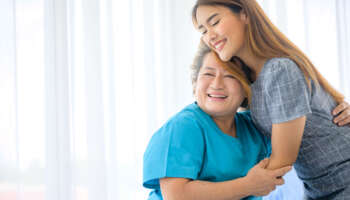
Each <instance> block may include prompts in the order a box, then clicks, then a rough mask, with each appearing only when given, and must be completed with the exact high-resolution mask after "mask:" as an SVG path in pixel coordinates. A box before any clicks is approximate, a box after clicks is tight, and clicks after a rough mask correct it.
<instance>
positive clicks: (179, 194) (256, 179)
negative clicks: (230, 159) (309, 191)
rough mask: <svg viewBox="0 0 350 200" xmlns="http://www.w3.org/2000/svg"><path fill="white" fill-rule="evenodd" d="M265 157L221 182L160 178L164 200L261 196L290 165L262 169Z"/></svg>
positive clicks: (280, 180)
mask: <svg viewBox="0 0 350 200" xmlns="http://www.w3.org/2000/svg"><path fill="white" fill-rule="evenodd" d="M267 163H268V160H267V159H265V160H262V161H261V162H260V163H258V164H257V165H255V166H254V167H253V168H252V169H251V170H250V171H249V172H248V174H247V176H245V177H242V178H237V179H234V180H230V181H223V182H208V181H199V180H190V179H185V178H162V179H160V187H161V192H162V196H163V199H164V200H194V199H200V200H226V199H227V200H234V199H242V198H244V197H247V196H263V195H267V194H269V193H270V192H271V191H272V190H274V189H275V187H276V185H282V184H283V183H284V181H283V179H281V178H279V177H281V176H283V175H284V174H286V173H287V172H288V171H289V170H290V169H291V167H290V166H288V167H284V168H281V169H276V170H267V169H265V167H266V165H267Z"/></svg>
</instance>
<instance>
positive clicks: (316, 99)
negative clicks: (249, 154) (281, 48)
mask: <svg viewBox="0 0 350 200" xmlns="http://www.w3.org/2000/svg"><path fill="white" fill-rule="evenodd" d="M251 87H252V104H251V114H252V119H253V121H254V123H255V124H256V126H257V127H258V129H259V130H260V131H261V132H262V133H264V134H266V135H267V136H271V129H272V124H278V123H282V122H287V121H290V120H293V119H296V118H298V117H302V116H306V117H307V120H306V125H305V129H304V135H303V139H302V143H301V146H300V151H299V155H298V158H297V161H296V163H295V164H294V167H295V169H296V171H297V174H298V176H299V178H300V179H301V180H303V182H304V186H305V194H306V195H307V196H308V197H310V198H313V199H317V198H321V197H326V196H327V195H329V194H331V193H333V192H335V191H339V190H341V189H343V188H345V187H347V186H349V184H350V127H338V126H337V125H335V124H334V123H333V122H332V119H333V116H332V115H331V111H332V110H333V109H334V108H335V106H336V103H335V101H334V100H333V98H332V97H331V96H330V95H329V94H328V93H326V92H325V91H324V90H323V88H322V87H316V85H315V84H314V83H313V82H312V88H311V89H310V88H309V87H308V85H307V82H306V80H305V77H304V74H303V73H302V71H301V70H300V69H299V68H298V66H297V65H296V63H295V62H293V61H292V60H291V59H287V58H273V59H270V60H268V61H267V62H266V63H265V65H264V67H263V69H262V71H261V72H260V74H259V76H258V78H257V80H256V81H255V82H254V83H253V84H252V86H251ZM342 191H344V192H343V194H339V195H337V197H339V199H341V198H342V197H345V196H348V197H349V196H350V194H349V193H348V191H349V190H342ZM334 199H338V198H334Z"/></svg>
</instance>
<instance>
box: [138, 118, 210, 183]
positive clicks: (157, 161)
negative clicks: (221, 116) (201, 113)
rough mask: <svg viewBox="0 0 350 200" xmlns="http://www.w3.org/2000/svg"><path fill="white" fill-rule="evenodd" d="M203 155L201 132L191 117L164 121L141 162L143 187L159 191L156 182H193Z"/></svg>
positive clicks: (203, 143)
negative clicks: (161, 179) (179, 179)
mask: <svg viewBox="0 0 350 200" xmlns="http://www.w3.org/2000/svg"><path fill="white" fill-rule="evenodd" d="M204 151H205V142H204V136H203V131H202V129H201V127H200V126H199V124H198V122H197V121H196V120H195V119H194V118H193V117H191V116H186V115H185V116H180V117H177V118H176V119H172V120H170V121H168V122H167V123H166V124H165V125H164V126H163V127H162V128H160V129H159V130H158V131H157V132H156V133H155V134H154V135H153V137H152V138H151V140H150V142H149V144H148V147H147V149H146V151H145V153H144V158H143V186H144V187H146V188H151V189H159V187H160V186H159V179H160V178H164V177H178V178H188V179H197V177H198V174H199V172H200V170H201V167H202V163H203V157H204Z"/></svg>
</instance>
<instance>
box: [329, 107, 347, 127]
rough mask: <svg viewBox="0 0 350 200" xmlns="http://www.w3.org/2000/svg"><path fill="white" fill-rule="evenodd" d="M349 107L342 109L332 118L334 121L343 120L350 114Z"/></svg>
mask: <svg viewBox="0 0 350 200" xmlns="http://www.w3.org/2000/svg"><path fill="white" fill-rule="evenodd" d="M349 109H350V108H348V109H346V110H344V111H342V112H341V113H340V114H339V115H338V116H337V117H336V118H334V119H333V121H334V123H339V122H340V121H342V120H344V119H345V118H347V117H349V116H350V110H349Z"/></svg>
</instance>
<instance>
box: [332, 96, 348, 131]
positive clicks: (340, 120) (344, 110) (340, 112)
mask: <svg viewBox="0 0 350 200" xmlns="http://www.w3.org/2000/svg"><path fill="white" fill-rule="evenodd" d="M332 114H333V116H335V117H334V119H333V122H334V123H335V124H337V125H338V126H345V125H347V126H350V105H349V103H348V102H346V101H343V102H341V103H340V104H339V105H338V106H337V107H336V108H335V109H334V110H333V112H332Z"/></svg>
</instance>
